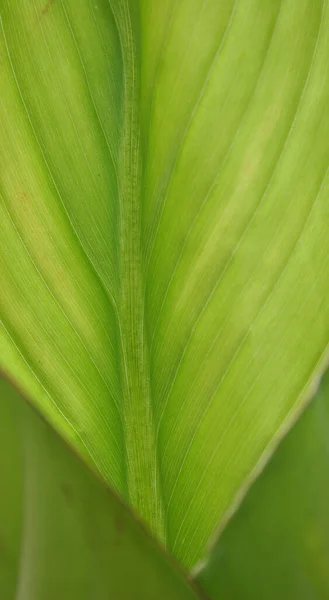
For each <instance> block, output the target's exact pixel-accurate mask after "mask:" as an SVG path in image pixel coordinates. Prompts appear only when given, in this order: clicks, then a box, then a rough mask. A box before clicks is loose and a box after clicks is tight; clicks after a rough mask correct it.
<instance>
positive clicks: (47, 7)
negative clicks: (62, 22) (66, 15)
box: [41, 0, 56, 15]
mask: <svg viewBox="0 0 329 600" xmlns="http://www.w3.org/2000/svg"><path fill="white" fill-rule="evenodd" d="M55 2H56V0H48V2H47V4H45V6H44V7H43V8H42V9H41V14H42V15H46V14H47V13H49V10H50V9H51V6H52V4H55Z"/></svg>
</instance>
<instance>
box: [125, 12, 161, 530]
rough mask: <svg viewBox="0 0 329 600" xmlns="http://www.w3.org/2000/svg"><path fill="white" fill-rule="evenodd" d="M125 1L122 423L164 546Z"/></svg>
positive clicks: (134, 87) (140, 505)
mask: <svg viewBox="0 0 329 600" xmlns="http://www.w3.org/2000/svg"><path fill="white" fill-rule="evenodd" d="M128 2H129V0H126V1H123V0H119V2H118V3H117V7H118V13H117V15H118V27H119V31H120V36H121V47H122V52H123V66H124V99H123V101H124V107H125V108H124V123H123V141H122V147H121V161H120V162H121V166H122V171H121V173H120V211H121V215H120V292H119V321H120V334H121V342H122V382H123V388H124V395H123V421H124V428H125V445H126V462H127V484H128V495H129V502H130V503H131V504H132V505H133V506H134V508H135V509H136V511H137V512H138V513H139V514H140V515H141V516H142V517H143V519H144V520H145V521H146V522H147V523H148V524H149V526H150V527H151V529H152V531H153V532H154V533H155V534H156V535H157V537H159V538H160V539H162V540H163V541H164V537H165V535H164V516H163V507H162V501H161V489H160V481H159V469H158V461H157V452H156V440H155V427H154V421H153V412H152V398H151V389H150V372H149V358H148V344H147V336H146V328H145V324H144V283H143V269H142V258H141V257H142V248H141V237H140V235H141V227H140V223H141V214H140V213H141V205H140V199H141V169H142V165H141V152H140V87H139V86H140V83H139V69H138V64H137V56H138V51H137V50H138V49H137V43H136V36H135V34H134V27H133V25H132V17H134V15H132V14H131V9H130V8H129V5H128Z"/></svg>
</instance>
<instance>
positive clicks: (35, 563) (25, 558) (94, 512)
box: [0, 378, 199, 600]
mask: <svg viewBox="0 0 329 600" xmlns="http://www.w3.org/2000/svg"><path fill="white" fill-rule="evenodd" d="M0 447H1V463H0V477H1V490H2V493H1V500H0V502H1V504H0V509H1V512H0V596H1V598H3V600H11V599H13V598H20V599H23V598H24V600H45V599H47V600H53V599H54V600H55V599H56V600H57V599H58V598H61V599H62V600H66V599H68V600H73V599H75V598H77V599H79V600H83V599H86V600H87V599H88V600H89V599H90V598H95V599H96V598H97V600H102V599H104V600H105V598H106V599H108V598H120V600H135V599H136V598H143V599H144V598H145V600H147V599H149V600H154V598H159V600H161V599H162V598H163V600H165V599H166V600H167V599H168V598H170V599H173V600H174V599H175V600H193V598H194V599H195V600H196V599H197V598H198V597H199V596H198V595H197V592H196V591H194V590H193V589H192V587H190V585H189V584H188V582H187V581H186V580H184V578H183V575H182V574H181V573H180V572H179V571H177V569H176V567H175V566H174V565H173V564H171V562H170V560H169V558H168V557H167V556H166V555H165V554H164V553H163V551H162V550H161V549H160V548H159V547H157V544H156V543H155V541H154V540H152V539H151V537H149V536H148V535H147V534H146V533H145V531H144V530H143V528H142V526H141V525H140V523H139V522H138V521H136V520H135V519H134V517H133V516H132V515H131V513H130V512H129V511H128V509H127V508H126V507H125V506H124V505H123V504H122V503H121V501H120V500H119V498H118V497H117V496H116V495H115V494H114V493H112V492H111V491H109V490H108V489H106V487H105V486H104V484H103V483H101V482H100V481H99V480H98V479H97V478H96V477H95V476H94V474H93V473H91V472H90V471H89V470H88V468H87V467H86V466H85V465H84V464H83V463H82V462H81V461H80V459H78V458H77V457H76V456H75V455H74V454H73V453H72V451H71V450H70V448H69V447H68V446H66V444H65V443H64V442H63V441H62V440H61V439H60V437H59V436H58V435H57V434H56V433H55V432H54V431H53V430H52V428H51V427H50V426H49V425H48V424H47V423H46V422H45V421H43V420H41V419H40V417H39V416H38V415H37V414H36V412H35V411H34V409H32V407H31V406H29V405H28V404H26V402H25V401H24V400H23V399H22V398H21V396H20V395H19V394H18V393H17V392H16V391H14V389H13V388H12V387H11V386H9V384H8V383H7V382H6V381H5V380H4V379H2V378H0ZM12 500H13V504H12V503H11V501H12Z"/></svg>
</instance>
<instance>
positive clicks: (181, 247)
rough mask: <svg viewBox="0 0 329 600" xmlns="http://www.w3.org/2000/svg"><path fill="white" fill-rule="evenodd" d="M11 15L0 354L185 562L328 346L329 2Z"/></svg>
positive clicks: (166, 4)
mask: <svg viewBox="0 0 329 600" xmlns="http://www.w3.org/2000/svg"><path fill="white" fill-rule="evenodd" d="M0 12H1V19H2V20H1V35H0V86H1V101H0V124H1V127H0V152H1V177H0V194H1V196H0V198H1V201H0V228H1V229H0V257H1V261H0V278H1V292H0V303H1V304H0V310H1V318H2V323H3V325H2V329H1V333H0V350H1V354H0V364H1V365H2V366H3V367H5V368H6V369H7V370H8V371H9V372H10V373H11V375H12V377H13V378H14V379H15V381H17V382H18V383H19V385H20V386H21V387H22V389H24V390H25V391H26V393H28V395H29V397H31V398H32V399H33V402H34V403H35V405H36V406H37V407H38V408H39V410H41V411H42V413H43V414H44V415H45V416H46V417H47V418H48V419H49V420H50V421H51V423H52V424H53V425H54V426H55V427H56V428H57V429H58V431H60V432H61V434H62V435H63V436H64V437H65V438H66V439H68V440H70V442H71V443H72V444H74V445H75V447H76V448H77V449H78V450H79V452H80V453H82V454H83V456H84V457H85V458H87V460H88V461H89V463H90V464H91V465H93V466H94V468H96V469H97V470H98V471H99V472H100V473H101V475H102V476H103V477H104V478H105V480H106V481H107V482H108V483H110V484H111V485H113V486H114V487H115V488H116V489H117V490H118V491H119V492H120V493H121V494H122V496H123V497H124V498H125V499H126V500H127V501H129V502H130V503H131V504H132V505H133V506H134V507H135V509H136V510H137V511H138V513H139V514H140V515H141V516H142V517H143V519H144V520H145V521H146V522H147V523H148V524H149V525H150V527H151V529H152V530H153V531H154V532H155V534H156V535H157V536H158V537H159V538H160V539H161V540H162V541H163V542H165V543H166V545H167V547H168V548H169V549H170V550H171V551H172V552H173V553H174V555H175V556H176V557H178V558H179V560H180V561H181V562H182V564H184V565H186V566H191V565H192V564H194V563H195V562H196V560H197V559H198V558H199V557H200V556H201V555H202V553H203V551H204V548H205V545H206V542H207V539H208V537H209V535H210V534H211V533H212V531H213V530H214V528H215V526H216V524H217V522H218V520H219V519H220V518H221V517H222V515H223V514H224V513H225V511H226V510H227V509H228V507H229V506H230V505H231V503H232V502H233V500H234V498H235V497H236V494H237V493H238V492H239V490H240V488H241V485H243V483H244V482H245V480H246V479H247V478H248V477H249V476H250V474H251V473H252V472H253V471H254V469H255V468H256V467H257V465H258V463H259V461H260V460H262V457H263V456H264V454H265V455H267V454H268V453H269V451H270V449H271V447H272V446H273V443H274V442H275V440H277V439H278V438H279V437H280V435H281V430H282V427H285V426H286V423H287V422H288V421H290V420H291V419H292V418H293V417H294V415H295V412H296V411H297V410H299V408H300V407H301V406H302V405H303V404H304V402H305V399H306V398H307V397H308V394H309V389H310V388H311V386H312V384H313V382H314V379H315V378H316V377H317V376H318V373H319V372H320V371H321V369H322V368H323V364H324V362H325V361H326V360H327V358H328V357H327V354H328V339H329V336H328V334H329V304H328V302H327V298H328V280H329V262H328V252H329V236H328V220H329V204H328V200H327V199H328V193H329V180H328V171H327V170H328V163H329V113H328V95H329V78H328V76H327V70H328V59H329V36H328V31H329V2H328V0H306V1H305V2H297V1H296V2H294V1H292V0H282V1H281V0H221V1H220V2H219V1H218V0H205V1H204V0H179V1H177V0H162V1H159V0H111V1H110V2H109V1H108V0H70V1H69V2H65V1H64V0H2V2H1V9H0Z"/></svg>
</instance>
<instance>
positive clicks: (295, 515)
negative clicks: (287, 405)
mask: <svg viewBox="0 0 329 600" xmlns="http://www.w3.org/2000/svg"><path fill="white" fill-rule="evenodd" d="M328 506H329V372H327V374H326V375H325V377H324V379H323V381H322V382H321V385H320V388H319V390H318V392H317V393H316V395H315V397H314V399H313V400H312V403H311V405H310V406H309V407H308V408H307V409H306V410H305V412H304V414H303V415H302V416H301V418H300V419H299V421H298V422H297V423H296V425H294V427H293V428H292V430H291V431H290V432H289V433H288V435H287V437H286V438H285V439H284V440H283V442H282V443H281V444H280V446H279V448H278V450H277V451H276V453H275V454H274V456H273V458H272V459H271V461H270V463H269V464H268V465H267V466H266V468H265V470H264V472H263V473H262V474H261V476H260V477H259V479H257V481H256V483H255V484H254V485H253V486H252V488H251V489H250V491H249V492H248V494H247V496H246V498H245V499H244V501H243V502H242V505H241V506H240V508H239V509H238V511H237V513H236V514H235V515H234V516H233V518H232V520H231V521H230V522H229V523H228V525H227V528H226V529H225V530H224V532H223V533H222V535H221V536H220V537H219V539H218V541H217V542H216V543H215V544H214V547H213V549H212V551H211V553H210V556H209V558H208V560H207V564H206V565H205V566H204V568H203V570H202V571H201V572H200V574H199V581H200V582H201V583H202V585H203V586H204V588H205V590H206V591H207V592H208V593H209V594H210V595H211V598H213V599H214V600H216V599H217V598H218V599H222V598H226V599H227V600H240V599H241V600H249V599H250V600H264V598H266V600H278V598H280V600H310V599H313V598H314V599H317V600H326V599H327V598H329V569H328V565H329V512H328Z"/></svg>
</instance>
